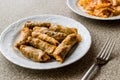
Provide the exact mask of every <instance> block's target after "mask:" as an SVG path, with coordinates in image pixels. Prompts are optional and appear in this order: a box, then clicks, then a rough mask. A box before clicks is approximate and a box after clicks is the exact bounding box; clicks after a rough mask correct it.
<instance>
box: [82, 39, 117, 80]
mask: <svg viewBox="0 0 120 80" xmlns="http://www.w3.org/2000/svg"><path fill="white" fill-rule="evenodd" d="M114 46H115V41H114V40H112V39H110V38H108V40H107V41H106V42H105V44H104V46H103V47H102V49H101V51H100V52H99V54H98V55H97V57H96V62H95V63H94V64H93V65H92V66H91V67H90V68H89V70H88V71H87V72H86V74H85V75H84V76H83V78H82V79H81V80H87V78H88V77H89V75H90V73H91V72H92V71H93V70H94V68H95V66H97V65H101V64H105V63H107V62H108V60H109V58H110V55H111V53H112V50H113V48H114Z"/></svg>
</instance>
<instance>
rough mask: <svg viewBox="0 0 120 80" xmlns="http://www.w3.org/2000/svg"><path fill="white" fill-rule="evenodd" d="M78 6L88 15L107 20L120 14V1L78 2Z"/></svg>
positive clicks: (92, 0) (82, 0) (86, 0)
mask: <svg viewBox="0 0 120 80" xmlns="http://www.w3.org/2000/svg"><path fill="white" fill-rule="evenodd" d="M77 4H78V6H82V7H83V9H85V10H86V13H88V14H90V15H93V16H97V17H102V18H107V17H112V16H117V15H119V14H120V0H78V3H77Z"/></svg>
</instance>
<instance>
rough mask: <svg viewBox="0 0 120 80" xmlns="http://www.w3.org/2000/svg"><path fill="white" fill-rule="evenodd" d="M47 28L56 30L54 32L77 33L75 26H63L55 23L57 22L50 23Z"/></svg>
mask: <svg viewBox="0 0 120 80" xmlns="http://www.w3.org/2000/svg"><path fill="white" fill-rule="evenodd" d="M49 29H50V30H52V31H56V32H63V33H66V34H67V35H69V34H72V33H77V29H76V28H69V27H64V26H62V25H57V24H52V25H51V26H50V27H49Z"/></svg>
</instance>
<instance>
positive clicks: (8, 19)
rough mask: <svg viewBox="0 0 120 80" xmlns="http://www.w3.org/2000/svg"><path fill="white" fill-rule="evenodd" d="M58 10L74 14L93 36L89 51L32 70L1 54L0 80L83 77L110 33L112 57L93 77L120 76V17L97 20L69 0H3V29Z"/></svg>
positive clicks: (111, 78)
mask: <svg viewBox="0 0 120 80" xmlns="http://www.w3.org/2000/svg"><path fill="white" fill-rule="evenodd" d="M41 14H57V15H63V16H66V17H70V18H73V19H75V20H77V21H79V22H80V23H82V24H83V25H84V26H86V27H87V28H88V30H89V31H90V33H91V36H92V46H91V48H90V50H89V52H88V53H87V54H86V55H85V56H84V57H83V58H82V59H80V60H79V61H77V62H75V63H73V64H71V65H69V66H66V67H63V68H59V69H54V70H30V69H25V68H22V67H19V66H17V65H14V64H13V63H11V62H9V61H8V60H6V59H5V58H4V57H3V55H2V54H0V80H80V79H81V78H82V76H83V75H84V74H85V72H86V71H87V70H88V68H89V67H90V66H91V64H92V63H93V61H94V58H95V56H96V55H97V53H98V52H99V51H100V49H101V47H102V46H103V44H104V42H105V40H106V39H107V37H112V38H114V39H115V40H116V46H115V48H114V50H113V54H112V56H111V60H110V61H109V62H108V63H107V64H106V65H105V66H103V67H101V69H100V70H99V71H98V72H97V73H96V75H95V76H94V79H93V80H120V21H119V20H117V21H97V20H92V19H87V18H84V17H81V16H79V15H77V14H75V13H73V12H72V11H71V10H70V9H69V8H68V7H67V5H66V0H0V33H1V32H2V31H3V30H4V29H5V28H6V27H7V26H8V25H9V24H11V23H12V22H14V21H16V20H18V19H21V18H24V17H27V16H33V15H41Z"/></svg>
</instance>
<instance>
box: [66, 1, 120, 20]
mask: <svg viewBox="0 0 120 80" xmlns="http://www.w3.org/2000/svg"><path fill="white" fill-rule="evenodd" d="M74 1H77V0H74ZM69 2H70V0H67V1H66V4H67V6H68V7H69V9H70V10H72V11H73V12H74V13H76V14H78V15H80V16H82V17H86V18H88V19H94V20H105V21H107V20H119V19H120V15H118V16H114V17H109V18H100V17H96V16H91V15H86V13H85V12H84V14H85V15H83V14H80V13H79V12H78V11H76V10H75V9H74V8H73V7H72V6H71V5H70V4H69ZM76 7H77V5H76Z"/></svg>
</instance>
